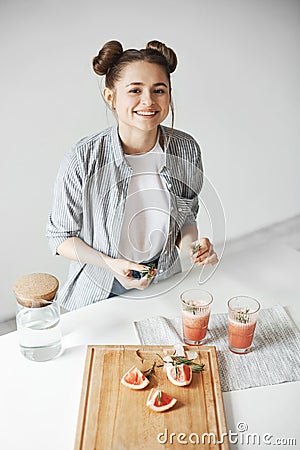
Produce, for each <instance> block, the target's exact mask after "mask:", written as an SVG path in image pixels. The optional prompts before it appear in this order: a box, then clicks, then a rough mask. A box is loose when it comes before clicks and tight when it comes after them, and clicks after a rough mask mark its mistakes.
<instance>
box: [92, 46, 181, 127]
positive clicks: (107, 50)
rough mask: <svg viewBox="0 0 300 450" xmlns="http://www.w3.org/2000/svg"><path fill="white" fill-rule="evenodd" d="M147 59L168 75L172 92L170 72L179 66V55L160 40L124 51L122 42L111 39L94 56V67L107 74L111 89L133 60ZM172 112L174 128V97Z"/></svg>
mask: <svg viewBox="0 0 300 450" xmlns="http://www.w3.org/2000/svg"><path fill="white" fill-rule="evenodd" d="M135 61H146V62H149V63H153V64H158V65H159V66H161V67H162V68H163V70H164V71H165V74H166V75H167V78H168V81H169V85H170V93H171V80H170V74H171V73H172V72H174V70H175V69H176V67H177V57H176V54H175V52H174V51H173V50H172V49H171V48H169V47H167V46H166V45H165V44H163V43H162V42H159V41H150V42H148V43H147V45H146V48H144V49H141V50H136V49H128V50H125V51H123V47H122V44H121V43H120V42H118V41H109V42H106V44H104V45H103V47H102V48H101V50H100V51H99V53H98V55H97V56H95V57H94V58H93V69H94V71H95V73H96V74H97V75H101V76H102V75H105V86H106V87H107V88H109V89H111V90H113V89H114V87H115V83H116V82H117V81H118V80H119V79H120V77H121V72H122V70H123V69H124V68H125V67H126V66H127V65H128V64H130V63H131V62H135ZM170 106H171V112H172V128H173V125H174V108H173V103H172V99H171V101H170Z"/></svg>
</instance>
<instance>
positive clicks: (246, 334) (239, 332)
mask: <svg viewBox="0 0 300 450" xmlns="http://www.w3.org/2000/svg"><path fill="white" fill-rule="evenodd" d="M255 327H256V322H254V323H240V322H235V321H234V320H231V319H229V320H228V341H229V345H230V346H231V347H235V348H241V349H242V348H248V347H250V346H251V344H252V340H253V335H254V330H255Z"/></svg>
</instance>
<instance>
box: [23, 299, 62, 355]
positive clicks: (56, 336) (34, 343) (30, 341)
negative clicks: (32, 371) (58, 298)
mask: <svg viewBox="0 0 300 450" xmlns="http://www.w3.org/2000/svg"><path fill="white" fill-rule="evenodd" d="M16 320H17V328H18V335H19V343H20V349H21V353H22V354H23V355H24V356H25V357H26V358H28V359H31V360H32V361H47V360H49V359H52V358H54V357H55V356H57V355H58V354H59V353H60V351H61V329H60V314H59V305H58V304H57V303H56V302H52V303H50V304H49V305H47V306H44V307H41V308H21V309H20V310H19V311H18V313H17V317H16Z"/></svg>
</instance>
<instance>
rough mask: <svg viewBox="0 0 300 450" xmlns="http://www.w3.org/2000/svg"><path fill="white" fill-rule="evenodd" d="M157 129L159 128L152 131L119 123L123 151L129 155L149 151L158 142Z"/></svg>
mask: <svg viewBox="0 0 300 450" xmlns="http://www.w3.org/2000/svg"><path fill="white" fill-rule="evenodd" d="M157 131H158V128H156V129H153V130H150V131H142V130H138V129H136V128H130V129H128V128H124V127H122V126H121V124H119V136H120V139H121V142H122V148H123V152H124V153H125V154H127V155H134V154H136V153H146V152H148V151H149V150H151V149H152V148H153V147H154V145H155V143H156V139H157Z"/></svg>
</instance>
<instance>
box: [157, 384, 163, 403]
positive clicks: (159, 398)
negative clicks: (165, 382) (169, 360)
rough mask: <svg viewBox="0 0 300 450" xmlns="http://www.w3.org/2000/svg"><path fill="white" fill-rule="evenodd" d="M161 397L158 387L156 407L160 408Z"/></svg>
mask: <svg viewBox="0 0 300 450" xmlns="http://www.w3.org/2000/svg"><path fill="white" fill-rule="evenodd" d="M161 397H162V396H161V389H160V386H158V387H157V403H158V406H161V404H162V398H161Z"/></svg>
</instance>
